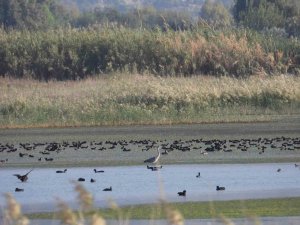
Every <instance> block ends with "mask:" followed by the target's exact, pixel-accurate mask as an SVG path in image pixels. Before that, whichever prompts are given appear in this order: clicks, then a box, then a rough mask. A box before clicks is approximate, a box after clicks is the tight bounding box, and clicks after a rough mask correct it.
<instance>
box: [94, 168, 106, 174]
mask: <svg viewBox="0 0 300 225" xmlns="http://www.w3.org/2000/svg"><path fill="white" fill-rule="evenodd" d="M94 172H95V173H104V170H96V169H94Z"/></svg>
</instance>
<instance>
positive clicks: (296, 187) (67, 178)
mask: <svg viewBox="0 0 300 225" xmlns="http://www.w3.org/2000/svg"><path fill="white" fill-rule="evenodd" d="M279 168H280V169H281V171H280V172H277V170H278V169H279ZM62 169H64V168H36V169H34V171H32V173H31V174H30V175H29V179H28V181H27V182H26V183H21V182H20V181H19V180H18V179H17V178H16V177H15V176H13V174H25V173H26V172H27V171H28V170H27V169H23V168H2V169H1V170H0V181H1V183H0V193H1V197H0V205H1V207H3V205H4V197H3V193H12V194H13V195H14V197H15V198H16V199H17V201H18V202H20V203H21V205H22V207H23V211H25V212H35V211H52V210H57V207H56V206H57V202H58V199H60V200H63V201H65V202H67V203H68V204H70V206H72V207H77V204H76V201H77V200H76V196H77V193H76V192H75V191H74V184H73V183H72V182H71V181H77V179H78V178H80V177H82V178H85V179H86V181H85V182H81V184H82V185H83V186H84V187H85V188H86V189H87V190H88V191H89V192H91V193H92V194H93V196H94V199H95V204H96V206H98V207H107V206H108V202H109V200H110V199H112V200H114V201H115V202H116V203H117V204H118V205H130V204H141V203H155V202H158V201H159V199H161V198H164V199H166V200H167V201H170V202H174V201H180V202H185V201H210V200H232V199H254V198H272V197H296V196H300V170H299V168H296V167H295V166H294V164H292V163H268V164H267V163H265V164H199V165H194V164H193V165H164V166H163V168H162V169H161V170H159V171H151V170H149V169H147V168H146V166H122V167H101V168H100V167H99V168H97V169H98V170H100V169H101V170H104V171H105V172H104V173H94V171H93V169H94V167H93V168H92V167H84V168H82V167H80V168H78V167H74V168H68V170H67V172H66V173H62V174H58V173H56V172H55V171H56V170H62ZM198 172H200V177H199V178H197V177H196V175H197V174H198ZM91 178H93V179H95V180H96V182H95V183H91V182H90V179H91ZM217 185H219V186H224V187H225V188H226V190H225V191H216V186H217ZM110 186H111V187H112V191H111V192H104V191H102V190H103V189H104V188H107V187H110ZM16 187H18V188H23V189H24V192H14V190H15V188H16ZM182 190H186V191H187V196H186V197H181V196H178V195H177V192H179V191H182Z"/></svg>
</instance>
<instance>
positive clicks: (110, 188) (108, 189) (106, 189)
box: [102, 186, 112, 191]
mask: <svg viewBox="0 0 300 225" xmlns="http://www.w3.org/2000/svg"><path fill="white" fill-rule="evenodd" d="M102 191H112V187H111V186H110V187H109V188H104V189H103V190H102Z"/></svg>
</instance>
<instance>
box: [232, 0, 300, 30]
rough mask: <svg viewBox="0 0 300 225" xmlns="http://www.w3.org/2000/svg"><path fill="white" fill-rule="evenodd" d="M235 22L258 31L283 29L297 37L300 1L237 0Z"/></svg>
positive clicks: (234, 8) (234, 7)
mask: <svg viewBox="0 0 300 225" xmlns="http://www.w3.org/2000/svg"><path fill="white" fill-rule="evenodd" d="M233 16H234V19H235V21H236V22H237V23H238V24H240V25H244V26H246V27H250V28H253V29H256V30H263V29H270V28H274V27H276V28H282V29H285V30H286V31H287V32H288V33H289V35H295V33H299V32H297V30H298V28H299V24H298V18H299V16H300V1H299V0H235V3H234V6H233Z"/></svg>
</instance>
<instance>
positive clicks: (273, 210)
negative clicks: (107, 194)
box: [28, 198, 300, 220]
mask: <svg viewBox="0 0 300 225" xmlns="http://www.w3.org/2000/svg"><path fill="white" fill-rule="evenodd" d="M170 209H172V210H174V211H175V210H176V212H178V213H180V214H181V215H182V217H183V218H185V219H207V218H253V219H254V218H258V217H278V216H299V215H300V198H282V199H280V198H279V199H258V200H257V199H255V200H242V201H241V200H234V201H215V202H186V203H163V204H152V205H137V206H128V207H121V208H119V207H117V206H116V205H113V206H112V208H110V209H99V210H96V211H95V212H96V213H98V214H99V215H101V216H102V217H103V218H105V219H119V218H120V215H122V216H123V217H122V218H123V219H124V220H125V219H149V220H151V219H167V215H166V211H167V210H170ZM95 212H93V213H95ZM93 213H87V215H91V214H93ZM28 216H29V218H31V219H53V218H56V219H58V218H59V214H57V213H37V214H30V215H28Z"/></svg>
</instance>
